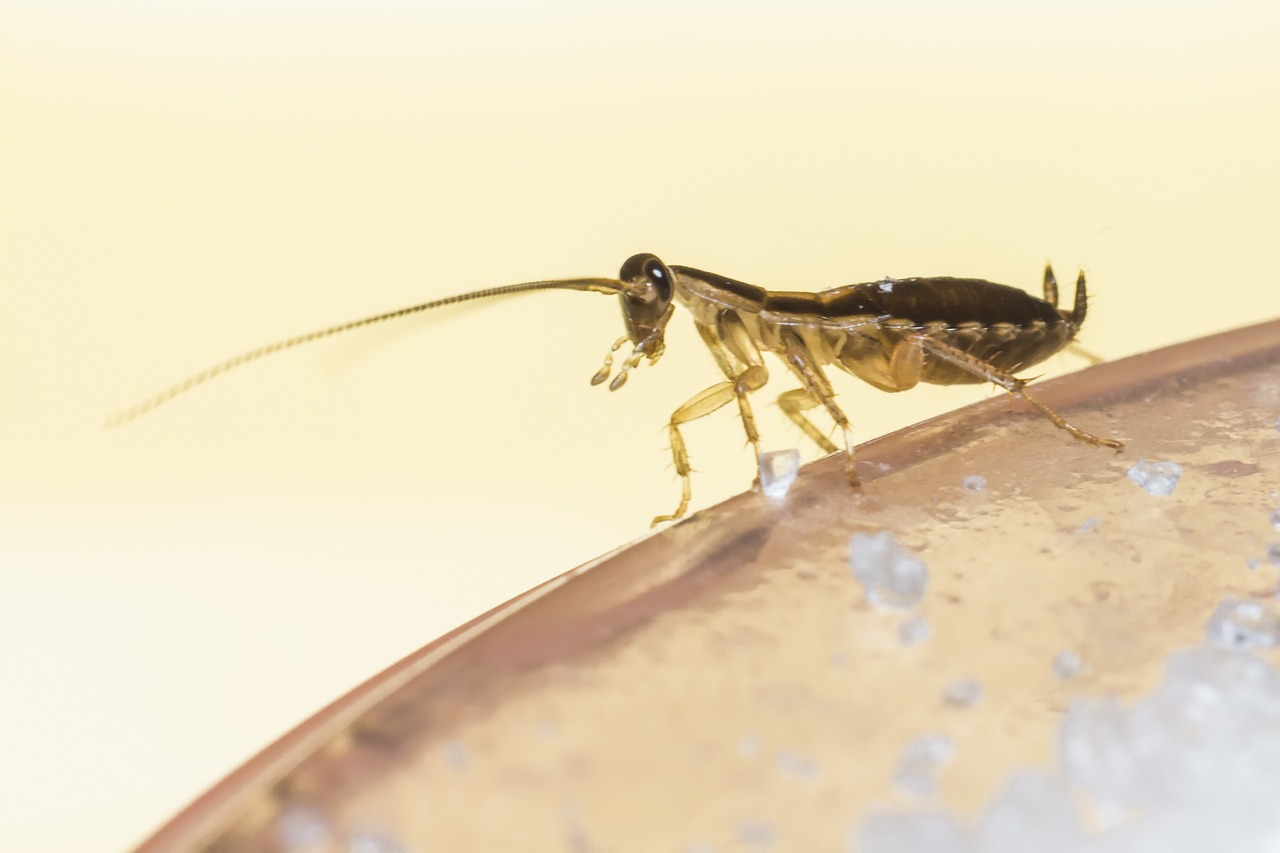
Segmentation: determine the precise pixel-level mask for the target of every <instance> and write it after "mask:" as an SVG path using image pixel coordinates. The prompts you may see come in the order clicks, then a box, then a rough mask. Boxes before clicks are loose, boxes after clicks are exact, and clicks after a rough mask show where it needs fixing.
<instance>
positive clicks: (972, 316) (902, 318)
mask: <svg viewBox="0 0 1280 853" xmlns="http://www.w3.org/2000/svg"><path fill="white" fill-rule="evenodd" d="M531 290H586V291H594V292H596V293H606V294H616V295H618V296H619V297H621V304H622V320H623V323H624V325H625V327H626V332H627V333H626V334H625V335H623V336H622V337H620V338H618V340H617V341H615V342H614V344H613V346H612V347H611V348H610V349H609V352H608V354H607V355H606V356H605V360H604V365H603V366H602V367H601V368H600V369H599V370H598V371H596V373H595V375H594V376H593V377H592V378H591V384H593V385H600V384H602V383H604V382H608V383H609V390H611V391H616V390H618V389H619V388H621V387H622V386H623V384H624V383H625V382H626V381H627V377H628V376H629V375H630V372H631V371H632V370H633V369H635V368H636V367H637V366H638V365H639V364H640V363H641V362H642V361H645V360H646V359H647V360H648V361H649V362H650V363H653V362H656V361H657V360H658V358H659V357H660V356H661V355H662V352H663V348H664V346H665V343H664V330H665V329H666V326H667V323H668V321H670V319H671V316H672V314H673V313H674V312H675V305H676V303H679V304H680V305H682V306H684V307H685V309H687V310H688V311H689V313H691V314H692V315H693V321H694V324H695V325H696V327H697V329H698V334H699V335H701V337H702V340H703V343H705V344H706V346H707V349H709V350H710V351H711V356H712V358H714V359H715V362H716V364H717V365H718V366H719V368H720V371H721V372H722V373H723V374H724V376H725V379H724V380H723V381H721V382H718V383H716V384H715V385H712V386H711V387H710V388H707V389H705V390H703V391H701V392H699V393H698V394H695V395H694V396H693V397H691V398H690V399H689V400H688V402H686V403H685V404H684V405H682V406H680V407H679V408H678V409H676V410H675V412H674V413H673V414H672V415H671V418H670V420H669V421H668V423H667V432H668V434H669V435H670V438H671V455H672V457H673V458H674V460H675V469H676V474H677V475H678V476H679V477H680V503H679V505H678V506H677V507H676V509H675V511H674V512H672V513H671V514H670V515H661V516H658V517H657V518H655V519H654V520H653V523H654V524H655V525H656V524H659V523H661V522H663V521H670V520H672V519H676V518H680V517H681V516H682V515H684V513H685V512H686V510H688V508H689V499H690V493H691V484H690V472H691V470H692V469H691V467H690V464H689V453H688V451H687V450H686V449H685V443H684V438H683V437H682V436H681V434H680V427H681V425H683V424H686V423H688V422H689V421H693V420H696V419H698V418H701V417H703V416H705V415H708V414H710V413H711V412H714V411H715V410H716V409H719V408H720V407H722V406H725V405H727V404H729V403H730V402H735V401H736V402H737V404H738V414H739V415H740V417H741V419H742V425H743V428H744V429H745V430H746V433H747V440H748V441H749V442H750V443H751V446H752V448H753V449H754V450H755V453H756V458H757V460H758V459H759V457H760V435H759V433H758V432H757V431H756V422H755V417H754V416H753V415H752V412H751V404H750V401H749V398H750V395H751V394H752V393H753V392H755V391H759V390H760V389H761V388H763V387H764V386H765V383H766V382H767V381H768V379H769V372H768V370H767V369H766V367H765V363H764V358H763V353H765V352H771V353H773V354H774V355H776V356H777V357H778V358H779V359H781V360H782V363H783V364H784V365H786V367H787V370H788V371H790V372H791V374H792V375H793V376H794V377H795V378H796V379H797V380H798V381H799V383H800V387H798V388H795V389H792V390H790V391H786V392H784V393H783V394H782V395H781V396H779V397H778V405H779V406H780V407H781V409H782V411H783V412H784V413H785V414H786V415H787V417H788V418H790V419H791V421H792V422H794V423H795V425H796V426H798V427H799V428H800V429H801V430H802V431H803V432H804V434H805V435H807V436H808V437H809V438H810V439H811V440H812V441H813V442H814V443H815V444H817V445H818V446H819V447H821V448H822V449H823V450H824V451H826V452H828V453H834V452H836V446H835V445H834V444H833V443H832V442H831V440H830V439H828V438H827V436H826V435H824V434H823V433H822V432H821V431H820V430H819V429H818V428H817V427H816V426H814V424H813V423H812V422H811V421H810V420H809V418H808V416H807V415H806V411H807V410H809V409H812V408H816V407H821V408H823V409H825V410H826V411H827V413H828V414H829V415H830V416H831V418H832V420H834V421H835V424H836V426H837V427H839V428H840V431H841V433H842V435H843V440H844V458H845V465H844V470H845V475H846V477H847V478H848V480H849V484H850V485H851V486H852V487H853V488H854V489H855V490H857V489H860V488H861V484H860V483H859V481H858V474H857V470H856V464H855V463H856V459H855V456H854V444H853V430H852V428H851V427H850V424H849V419H848V418H847V417H845V414H844V412H843V411H841V410H840V407H839V406H837V405H836V402H835V392H834V391H833V390H832V387H831V382H830V381H829V380H828V379H827V376H826V374H825V373H824V372H823V368H824V367H825V366H827V365H830V364H834V365H836V366H837V367H839V368H840V369H842V370H844V371H846V372H847V373H851V374H853V375H854V376H856V377H858V378H859V379H862V380H863V381H865V382H867V383H869V384H871V385H873V386H875V387H876V388H879V389H880V390H881V391H906V390H907V389H909V388H913V387H915V386H916V385H917V384H918V383H920V382H927V383H930V384H933V385H961V384H973V383H980V382H991V383H993V384H995V385H998V386H1000V387H1001V388H1004V389H1005V390H1006V391H1008V392H1009V393H1011V394H1014V395H1017V396H1019V397H1022V398H1023V399H1025V400H1026V401H1027V402H1028V403H1030V404H1031V405H1032V406H1034V407H1035V408H1036V409H1038V410H1039V411H1040V412H1041V413H1042V414H1043V415H1044V416H1045V417H1047V418H1048V419H1049V420H1050V421H1051V422H1052V423H1053V424H1054V425H1055V426H1057V427H1058V428H1059V429H1063V430H1066V431H1067V432H1068V433H1070V434H1071V435H1072V436H1074V437H1075V438H1077V439H1079V440H1080V441H1083V442H1086V443H1088V444H1093V445H1098V446H1101V447H1111V448H1114V449H1115V450H1117V451H1119V450H1122V449H1123V448H1124V445H1123V444H1122V443H1120V442H1119V441H1116V440H1114V439H1109V438H1099V437H1098V436H1096V435H1093V434H1092V433H1088V432H1085V431H1084V430H1081V429H1079V428H1077V427H1075V426H1072V425H1071V424H1069V423H1067V421H1066V420H1064V419H1063V418H1062V416H1060V415H1059V414H1058V413H1057V412H1055V411H1054V410H1053V409H1051V408H1049V407H1048V406H1046V405H1045V404H1044V403H1042V402H1040V401H1039V400H1037V399H1035V398H1034V397H1032V396H1031V395H1029V394H1028V393H1027V391H1026V385H1027V382H1028V380H1025V379H1019V378H1018V377H1016V376H1014V375H1013V374H1014V371H1018V370H1021V369H1023V368H1026V367H1029V366H1031V365H1033V364H1037V363H1039V362H1041V361H1044V360H1045V359H1046V358H1048V357H1049V356H1051V355H1053V354H1054V353H1056V352H1059V351H1060V350H1062V349H1064V348H1066V347H1067V346H1069V345H1071V344H1072V341H1073V340H1074V339H1075V336H1076V334H1077V332H1079V330H1080V326H1081V325H1082V324H1083V323H1084V318H1085V311H1086V309H1087V304H1088V295H1087V293H1086V290H1085V279H1084V273H1083V272H1081V273H1080V275H1079V277H1078V278H1077V279H1076V293H1075V303H1074V305H1073V306H1072V308H1071V310H1070V311H1067V310H1065V309H1060V308H1058V307H1057V303H1058V283H1057V280H1056V279H1055V278H1054V275H1053V270H1052V268H1050V267H1049V266H1046V267H1045V270H1044V298H1043V299H1038V298H1036V297H1034V296H1031V295H1030V294H1028V293H1025V292H1024V291H1022V290H1019V289H1017V288H1015V287H1009V286H1007V285H1003V284H994V283H992V282H989V281H984V280H982V279H976V278H947V277H938V278H903V279H890V278H886V279H882V280H881V281H873V282H867V283H865V284H850V285H846V286H844V287H837V288H833V289H831V290H825V291H822V292H821V293H800V292H794V293H793V292H788V291H770V290H765V289H764V288H761V287H756V286H755V285H751V284H746V283H744V282H741V281H735V280H734V279H730V278H725V277H724V276H721V275H716V274H714V273H709V272H703V271H702V270H696V269H692V268H691V267H680V266H667V265H666V264H664V263H663V262H662V261H661V260H659V259H658V258H657V257H655V256H654V255H649V254H640V255H633V256H632V257H630V258H628V259H627V261H626V263H624V264H623V265H622V271H621V272H620V273H619V275H618V278H616V279H612V278H577V279H563V280H555V281H534V282H527V283H525V284H512V285H508V286H505V287H493V288H488V289H486V290H477V291H474V292H471V293H463V294H460V295H457V296H449V297H445V298H444V299H436V300H433V301H431V302H424V303H422V304H420V305H413V306H410V307H408V308H401V309H400V310H398V311H390V312H387V313H385V314H377V315H374V316H372V317H366V318H364V319H361V320H354V321H352V322H349V323H342V324H340V325H337V326H330V327H329V328H327V329H320V330H317V331H314V332H310V333H308V334H305V335H298V336H297V337H293V338H288V339H286V340H282V341H277V342H276V343H273V344H268V345H267V346H264V347H259V348H258V349H255V350H250V351H249V352H246V353H242V354H241V355H238V356H236V357H235V358H231V359H228V360H227V361H224V362H221V363H220V364H216V365H214V366H213V367H210V368H208V369H206V370H203V371H201V372H200V373H197V374H195V375H194V376H191V377H189V378H187V379H186V380H184V381H182V382H179V383H178V384H177V385H174V386H173V387H171V388H169V389H168V390H166V391H163V392H161V393H160V394H157V395H156V396H154V397H152V398H150V399H149V400H146V401H144V402H142V403H140V404H138V405H137V406H134V407H133V408H132V409H129V410H128V411H125V412H121V413H120V414H117V415H115V416H113V417H111V418H110V419H109V420H108V422H107V424H108V426H116V425H119V424H122V423H124V422H126V421H130V420H133V419H134V418H136V417H138V416H140V415H142V414H145V413H146V412H149V411H151V410H152V409H154V408H156V407H157V406H159V405H161V404H162V403H166V402H168V401H169V400H171V399H173V398H174V397H176V396H178V395H179V394H181V393H183V392H184V391H188V390H190V389H191V388H193V387H195V386H196V385H199V384H201V383H203V382H205V381H207V380H209V379H212V378H213V377H215V376H217V375H219V374H221V373H226V372H227V371H228V370H231V369H232V368H235V367H239V366H240V365H242V364H247V363H249V362H251V361H256V360H257V359H260V358H263V357H264V356H268V355H271V354H273V353H277V352H280V351H281V350H285V349H289V348H291V347H295V346H298V345H299V344H304V343H308V342H310V341H315V340H319V339H320V338H327V337H329V336H331V335H336V334H339V333H341V332H348V331H351V330H352V329H358V328H361V327H363V326H371V325H373V324H375V323H381V322H383V321H385V320H394V319H396V318H399V317H407V316H409V315H411V314H418V313H420V312H423V311H429V310H431V309H433V308H441V307H444V306H446V305H455V304H457V303H459V302H468V301H470V300H473V299H485V298H488V297H491V296H505V295H509V294H513V293H522V292H525V291H531ZM628 342H630V344H631V352H630V353H629V354H628V355H627V357H626V359H625V360H624V361H623V362H622V365H621V367H620V368H619V369H618V371H617V373H614V372H613V361H614V354H615V353H616V352H617V351H618V350H619V349H620V348H621V347H622V346H623V345H624V344H626V343H628ZM611 376H612V378H610V377H611Z"/></svg>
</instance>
